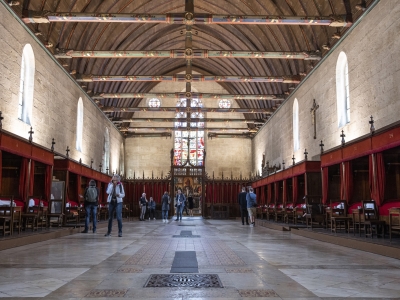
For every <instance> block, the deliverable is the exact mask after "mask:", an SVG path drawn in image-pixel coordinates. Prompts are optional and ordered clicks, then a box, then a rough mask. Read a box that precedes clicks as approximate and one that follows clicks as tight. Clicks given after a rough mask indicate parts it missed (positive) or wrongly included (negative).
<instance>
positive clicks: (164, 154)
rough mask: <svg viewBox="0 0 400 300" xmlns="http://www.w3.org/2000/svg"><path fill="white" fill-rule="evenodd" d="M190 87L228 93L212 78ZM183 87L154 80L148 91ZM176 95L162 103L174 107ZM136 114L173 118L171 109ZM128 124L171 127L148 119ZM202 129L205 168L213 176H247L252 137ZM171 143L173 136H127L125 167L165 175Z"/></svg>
mask: <svg viewBox="0 0 400 300" xmlns="http://www.w3.org/2000/svg"><path fill="white" fill-rule="evenodd" d="M192 90H193V91H194V92H201V93H216V94H217V93H218V94H227V93H228V92H227V91H226V90H225V89H223V88H222V87H221V86H220V85H219V84H217V83H215V82H211V83H210V82H194V83H192ZM183 91H185V83H184V82H183V83H181V82H172V83H171V82H161V83H159V84H157V85H156V86H155V87H154V88H153V89H152V90H151V91H150V93H166V92H183ZM149 100H150V99H143V101H142V102H141V103H140V105H139V106H142V107H147V106H148V101H149ZM202 101H203V106H204V107H218V100H207V99H205V100H202ZM176 102H177V100H176V99H161V106H164V107H175V106H176ZM232 107H238V105H237V103H236V102H234V103H232ZM135 117H138V118H139V117H140V118H146V117H163V118H174V117H175V113H174V112H162V113H160V112H138V113H135ZM205 117H206V118H221V119H222V118H226V115H225V114H223V113H207V114H206V115H205ZM229 118H237V119H244V117H243V114H240V113H231V114H230V116H229ZM131 126H154V127H171V126H173V124H170V123H148V122H142V123H140V122H139V123H138V122H134V123H131ZM207 126H209V127H214V128H215V127H219V128H221V129H222V128H227V127H243V128H246V127H247V125H246V124H244V123H229V124H226V123H210V124H206V127H207ZM207 133H208V132H207V131H206V132H205V141H204V142H205V149H206V162H205V166H206V172H207V173H208V174H209V175H210V176H212V174H213V172H214V174H215V176H216V177H221V176H222V172H223V173H224V176H228V175H229V177H230V176H231V173H232V174H233V176H234V177H239V176H240V173H242V174H243V175H245V177H248V176H249V174H250V171H251V141H250V140H245V139H238V138H214V139H212V140H211V139H208V138H207ZM173 147H174V138H173V135H172V138H165V137H164V138H162V137H160V138H128V139H126V150H125V152H126V169H127V176H128V177H133V174H134V173H135V175H136V176H138V175H139V176H140V177H142V176H143V172H144V176H145V177H151V176H152V173H153V175H154V177H160V176H161V173H163V175H164V176H165V175H166V174H167V173H168V172H169V171H170V169H171V168H170V166H171V159H170V151H171V149H172V148H173Z"/></svg>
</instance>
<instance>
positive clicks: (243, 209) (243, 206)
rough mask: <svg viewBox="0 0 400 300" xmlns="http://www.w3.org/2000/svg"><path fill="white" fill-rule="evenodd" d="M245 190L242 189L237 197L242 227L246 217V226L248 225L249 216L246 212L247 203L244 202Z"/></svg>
mask: <svg viewBox="0 0 400 300" xmlns="http://www.w3.org/2000/svg"><path fill="white" fill-rule="evenodd" d="M246 195H247V193H246V188H245V187H242V192H241V193H239V195H238V202H239V207H240V215H241V217H242V225H244V217H245V216H246V224H247V225H249V214H248V211H247V201H246Z"/></svg>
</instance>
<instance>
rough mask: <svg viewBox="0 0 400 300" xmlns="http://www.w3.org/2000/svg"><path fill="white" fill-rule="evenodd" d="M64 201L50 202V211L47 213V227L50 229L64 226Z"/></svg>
mask: <svg viewBox="0 0 400 300" xmlns="http://www.w3.org/2000/svg"><path fill="white" fill-rule="evenodd" d="M62 205H63V200H50V201H49V209H48V211H47V225H48V226H49V227H51V226H56V227H60V226H61V225H62V219H63V213H62Z"/></svg>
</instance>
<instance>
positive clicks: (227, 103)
mask: <svg viewBox="0 0 400 300" xmlns="http://www.w3.org/2000/svg"><path fill="white" fill-rule="evenodd" d="M231 105H232V104H231V101H230V100H227V99H222V100H220V101H219V103H218V106H219V108H231Z"/></svg>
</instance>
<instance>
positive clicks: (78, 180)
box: [75, 175, 83, 203]
mask: <svg viewBox="0 0 400 300" xmlns="http://www.w3.org/2000/svg"><path fill="white" fill-rule="evenodd" d="M81 182H82V176H81V175H76V195H75V197H76V198H75V201H76V202H78V203H80V202H81V201H83V195H82V192H81ZM81 196H82V198H81Z"/></svg>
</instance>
